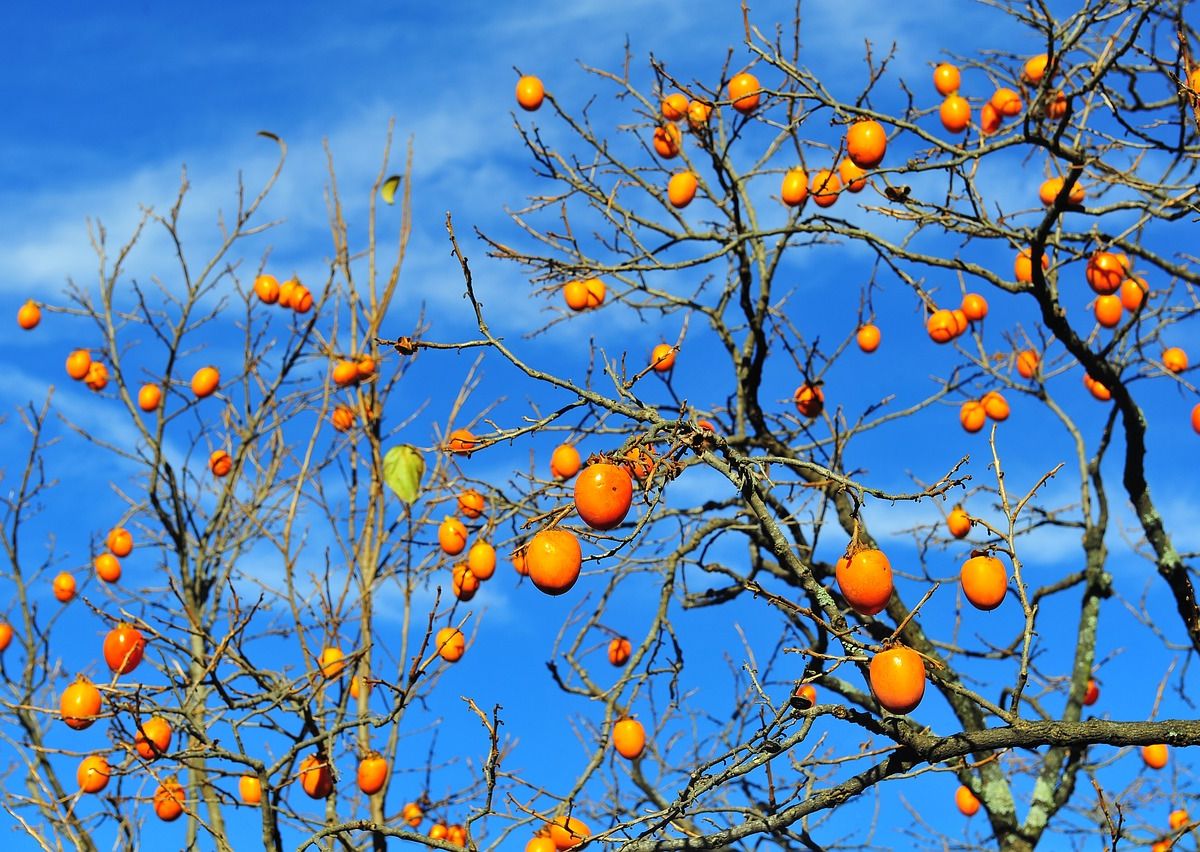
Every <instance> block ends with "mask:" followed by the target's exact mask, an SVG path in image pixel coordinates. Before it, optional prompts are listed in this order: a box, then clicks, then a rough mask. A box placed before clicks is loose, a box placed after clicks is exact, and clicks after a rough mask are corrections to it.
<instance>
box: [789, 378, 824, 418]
mask: <svg viewBox="0 0 1200 852" xmlns="http://www.w3.org/2000/svg"><path fill="white" fill-rule="evenodd" d="M792 403H793V404H794V405H795V406H796V410H797V411H798V412H800V415H801V416H802V417H807V418H810V419H811V418H813V417H817V416H819V415H820V414H821V412H822V411H824V410H825V391H823V390H822V389H821V386H820V385H814V384H811V383H809V382H805V383H804V384H802V385H800V387H798V388H796V390H795V392H793V393H792Z"/></svg>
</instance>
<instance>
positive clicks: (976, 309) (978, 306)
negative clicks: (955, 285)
mask: <svg viewBox="0 0 1200 852" xmlns="http://www.w3.org/2000/svg"><path fill="white" fill-rule="evenodd" d="M959 310H961V311H962V312H963V315H964V316H966V318H967V320H968V321H969V322H979V321H980V320H982V319H983V318H984V317H986V316H987V312H988V303H987V299H985V298H983V296H980V295H979V294H978V293H967V294H966V295H965V296H963V300H962V307H961V308H959Z"/></svg>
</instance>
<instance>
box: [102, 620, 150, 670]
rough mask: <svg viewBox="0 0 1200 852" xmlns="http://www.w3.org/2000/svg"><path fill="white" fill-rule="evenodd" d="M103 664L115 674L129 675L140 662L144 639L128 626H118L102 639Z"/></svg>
mask: <svg viewBox="0 0 1200 852" xmlns="http://www.w3.org/2000/svg"><path fill="white" fill-rule="evenodd" d="M103 651H104V662H106V663H108V667H109V669H110V670H112V671H113V672H116V673H117V674H129V673H130V672H131V671H133V670H134V669H136V668H137V667H138V665H139V664H140V663H141V662H142V657H143V656H144V655H145V653H146V637H145V636H143V635H142V631H140V630H138V629H137V628H136V627H134V626H132V625H129V624H118V625H117V626H116V627H114V628H113V629H112V630H110V631H108V635H106V636H105V637H104V645H103Z"/></svg>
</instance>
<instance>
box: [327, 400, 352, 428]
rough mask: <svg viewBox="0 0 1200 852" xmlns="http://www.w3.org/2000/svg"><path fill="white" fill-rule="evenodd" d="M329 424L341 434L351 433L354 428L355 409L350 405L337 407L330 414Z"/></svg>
mask: <svg viewBox="0 0 1200 852" xmlns="http://www.w3.org/2000/svg"><path fill="white" fill-rule="evenodd" d="M329 422H330V423H332V424H333V428H334V429H336V430H337V431H339V432H349V431H350V430H351V429H353V428H354V409H353V408H351V407H350V406H348V405H335V406H334V407H333V411H331V412H330V413H329Z"/></svg>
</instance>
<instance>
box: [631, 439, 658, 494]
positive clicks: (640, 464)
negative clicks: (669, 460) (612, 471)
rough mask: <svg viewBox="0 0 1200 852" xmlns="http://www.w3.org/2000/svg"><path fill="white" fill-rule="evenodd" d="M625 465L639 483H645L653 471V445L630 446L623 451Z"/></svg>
mask: <svg viewBox="0 0 1200 852" xmlns="http://www.w3.org/2000/svg"><path fill="white" fill-rule="evenodd" d="M624 458H625V467H626V469H627V470H628V471H629V472H630V473H631V474H632V475H633V478H634V479H636V480H637V481H638V483H640V484H643V485H644V484H645V483H646V480H648V479H649V478H650V476H651V474H653V473H654V468H655V461H654V447H652V446H641V447H630V448H629V449H628V450H626V451H625V453H624Z"/></svg>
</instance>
